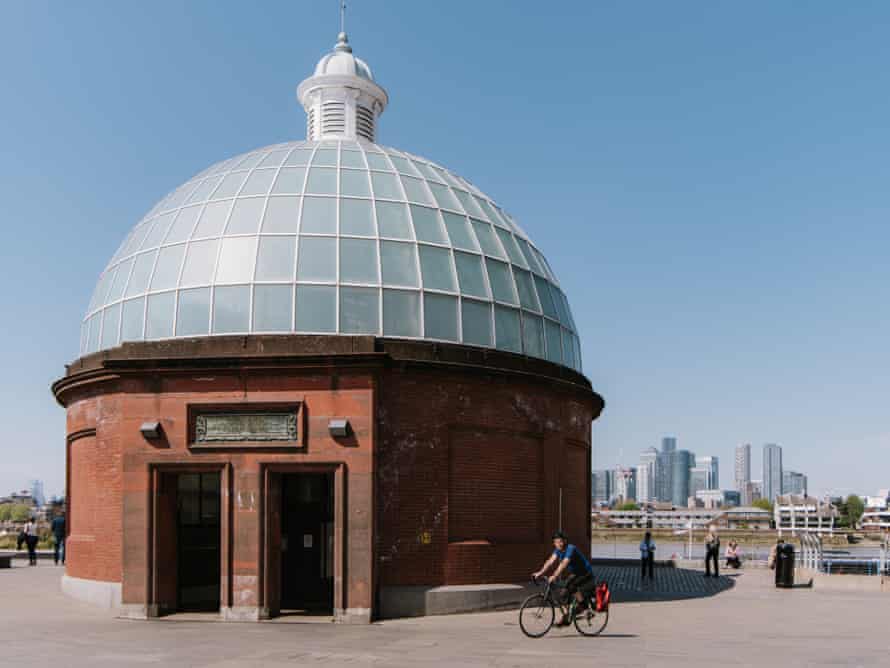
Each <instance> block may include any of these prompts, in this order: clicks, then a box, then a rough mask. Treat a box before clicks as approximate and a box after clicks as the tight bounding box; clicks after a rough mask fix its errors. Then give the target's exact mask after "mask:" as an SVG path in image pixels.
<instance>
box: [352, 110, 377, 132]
mask: <svg viewBox="0 0 890 668" xmlns="http://www.w3.org/2000/svg"><path fill="white" fill-rule="evenodd" d="M355 134H356V135H358V136H359V137H364V138H365V139H367V140H368V141H374V112H373V111H371V110H370V109H368V108H367V107H363V106H361V105H358V106H356V108H355Z"/></svg>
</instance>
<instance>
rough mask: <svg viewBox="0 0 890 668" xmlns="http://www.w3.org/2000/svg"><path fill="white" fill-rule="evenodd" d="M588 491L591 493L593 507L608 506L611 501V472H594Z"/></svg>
mask: <svg viewBox="0 0 890 668" xmlns="http://www.w3.org/2000/svg"><path fill="white" fill-rule="evenodd" d="M590 489H591V490H592V492H593V503H594V505H597V506H602V505H608V504H609V502H610V501H611V500H612V472H611V471H606V470H603V471H594V472H593V475H592V476H591V485H590Z"/></svg>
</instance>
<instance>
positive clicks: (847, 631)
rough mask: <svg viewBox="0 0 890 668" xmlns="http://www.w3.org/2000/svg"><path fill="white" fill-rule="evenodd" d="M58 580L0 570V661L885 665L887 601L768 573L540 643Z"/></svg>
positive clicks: (43, 569)
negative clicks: (240, 607) (122, 606)
mask: <svg viewBox="0 0 890 668" xmlns="http://www.w3.org/2000/svg"><path fill="white" fill-rule="evenodd" d="M60 575H61V569H60V568H55V567H53V566H50V565H41V566H38V567H35V568H28V567H24V566H17V567H16V568H13V569H11V570H0V596H2V598H0V656H2V661H0V664H2V665H9V666H53V668H56V667H57V666H66V667H67V666H71V667H75V668H76V667H78V666H89V667H90V668H101V667H102V666H142V665H153V664H155V665H164V666H213V667H219V668H222V667H235V666H238V667H249V666H273V667H274V666H300V665H313V666H315V665H349V666H368V665H379V666H413V667H416V666H505V667H506V666H560V667H561V668H562V667H565V666H576V665H577V666H581V665H583V666H597V668H599V667H601V666H684V667H693V666H707V668H717V667H719V666H726V665H730V666H757V667H758V668H764V667H766V666H820V665H824V666H827V665H849V666H886V665H887V663H888V659H887V653H888V649H890V641H888V639H887V635H886V626H887V613H888V610H890V598H888V597H887V595H881V594H877V593H859V592H844V593H841V592H827V591H819V590H807V589H795V590H790V591H789V590H776V589H774V588H773V587H772V586H770V576H771V575H772V574H771V573H770V572H769V571H756V570H751V571H747V572H744V573H743V574H741V575H739V576H738V577H736V578H733V580H732V582H733V583H734V585H735V586H733V587H731V588H727V589H724V590H723V591H717V592H714V594H713V595H711V596H705V597H701V598H693V599H678V600H671V601H660V602H627V603H618V604H616V605H614V606H613V607H612V618H611V621H610V623H609V627H608V628H607V629H606V632H605V634H604V635H603V636H602V637H599V638H592V639H589V638H582V637H579V636H577V635H576V634H575V632H574V630H573V629H572V630H561V629H560V630H554V631H553V632H551V633H550V634H549V635H548V636H546V637H545V638H543V639H541V640H531V639H528V638H525V637H524V636H523V635H522V633H521V632H520V630H519V627H518V625H517V622H516V620H517V616H516V612H496V613H484V614H473V615H457V616H452V617H430V618H425V619H407V620H396V621H387V622H383V623H379V624H374V625H371V626H364V627H357V626H340V625H334V624H228V623H207V622H200V621H195V622H169V621H167V622H165V621H154V622H133V621H124V620H119V619H115V618H113V617H112V616H110V615H109V614H108V613H104V612H101V611H97V610H95V609H93V608H91V607H90V606H87V605H85V604H81V603H78V602H75V601H71V600H69V599H67V598H66V597H64V596H63V595H62V594H61V593H60V591H59V584H58V580H59V576H60ZM612 575H613V576H615V577H621V574H612ZM677 576H678V577H681V578H689V582H694V581H695V580H694V576H692V575H690V574H688V573H687V574H685V575H684V574H682V573H681V574H677ZM627 577H628V578H631V577H632V575H631V573H630V571H628V573H627ZM714 582H715V583H720V582H721V581H714ZM629 586H630V585H629ZM714 586H715V587H717V586H718V584H715V585H714ZM721 586H722V585H721Z"/></svg>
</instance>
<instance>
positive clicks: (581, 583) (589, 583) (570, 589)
mask: <svg viewBox="0 0 890 668" xmlns="http://www.w3.org/2000/svg"><path fill="white" fill-rule="evenodd" d="M592 589H593V573H585V574H584V575H572V576H571V577H569V579H568V582H566V594H567V595H568V596H572V595H573V594H574V593H575V592H576V591H578V590H580V591H581V592H583V593H588V592H589V591H590V590H592Z"/></svg>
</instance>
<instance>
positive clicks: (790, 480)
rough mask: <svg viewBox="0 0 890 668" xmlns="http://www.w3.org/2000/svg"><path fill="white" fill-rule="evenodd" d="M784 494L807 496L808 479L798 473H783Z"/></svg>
mask: <svg viewBox="0 0 890 668" xmlns="http://www.w3.org/2000/svg"><path fill="white" fill-rule="evenodd" d="M782 494H798V495H799V496H806V495H807V477H806V476H805V475H804V474H803V473H798V472H797V471H782Z"/></svg>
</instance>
